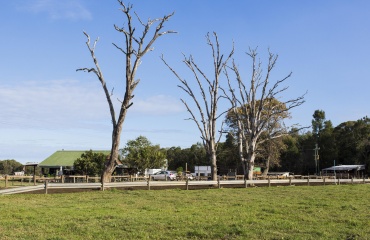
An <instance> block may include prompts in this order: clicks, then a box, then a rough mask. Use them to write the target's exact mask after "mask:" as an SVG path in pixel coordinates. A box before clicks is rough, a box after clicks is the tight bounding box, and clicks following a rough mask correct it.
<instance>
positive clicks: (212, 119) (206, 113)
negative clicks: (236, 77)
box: [162, 32, 234, 180]
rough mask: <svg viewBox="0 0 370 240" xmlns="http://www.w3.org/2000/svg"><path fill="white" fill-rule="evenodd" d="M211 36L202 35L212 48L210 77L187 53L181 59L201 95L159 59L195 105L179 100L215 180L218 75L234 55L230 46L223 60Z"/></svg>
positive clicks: (218, 139)
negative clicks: (193, 125) (193, 126)
mask: <svg viewBox="0 0 370 240" xmlns="http://www.w3.org/2000/svg"><path fill="white" fill-rule="evenodd" d="M213 37H214V41H212V40H211V37H210V34H209V33H208V34H207V36H206V39H207V44H208V45H209V46H210V47H211V49H212V57H213V72H214V76H212V77H209V76H207V75H206V74H205V72H204V71H203V70H201V68H200V67H199V66H198V64H197V63H196V62H195V61H194V59H193V57H192V56H191V55H190V57H188V58H187V57H185V56H184V60H183V62H184V63H185V65H186V66H187V67H188V68H189V69H190V71H191V72H192V75H193V77H194V78H195V80H196V82H197V85H198V87H199V90H200V93H201V98H199V97H198V96H197V95H196V94H194V91H193V89H192V88H191V86H190V85H189V83H188V82H187V80H185V79H184V78H182V77H181V76H179V75H178V74H177V72H176V71H175V70H174V69H173V68H171V67H170V66H169V65H168V64H167V62H166V61H165V60H164V58H163V56H162V60H163V62H164V63H165V64H166V66H167V67H168V68H169V69H170V70H171V71H172V73H173V74H174V75H175V76H176V77H177V78H178V79H179V80H180V82H181V85H178V87H180V88H181V89H182V90H184V92H186V93H187V94H188V95H189V96H190V98H191V99H192V101H193V102H194V103H195V105H196V108H195V109H192V108H191V107H190V106H189V104H188V103H187V102H186V101H185V100H184V99H181V101H182V102H183V104H184V105H185V107H186V109H187V111H188V112H189V113H190V116H191V117H190V118H189V119H188V120H192V121H194V122H195V124H196V125H197V127H198V130H199V131H200V133H201V139H202V141H203V145H204V147H205V149H206V152H207V155H208V157H209V160H210V163H211V166H212V167H211V172H212V179H213V180H216V179H217V156H216V151H217V147H218V143H219V141H220V138H221V136H222V134H221V131H220V134H219V136H218V137H217V136H216V134H217V126H216V123H217V120H218V119H219V118H220V117H221V115H223V114H224V113H225V112H223V113H221V114H219V113H218V112H217V110H218V103H219V100H220V96H219V84H220V75H221V74H222V70H223V69H224V67H225V66H226V64H227V63H228V61H229V60H230V59H231V57H232V55H233V54H234V48H233V49H232V50H231V51H230V53H229V54H228V55H227V57H226V59H224V55H223V54H221V53H220V45H219V41H218V37H217V34H216V33H215V32H214V33H213ZM212 78H213V79H212ZM207 90H208V92H207ZM197 112H198V113H199V115H198V114H197Z"/></svg>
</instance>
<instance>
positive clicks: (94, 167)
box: [73, 150, 109, 176]
mask: <svg viewBox="0 0 370 240" xmlns="http://www.w3.org/2000/svg"><path fill="white" fill-rule="evenodd" d="M108 158H109V156H107V155H105V154H103V153H98V152H93V151H92V150H90V151H86V152H84V153H83V154H81V157H80V158H77V160H76V161H75V162H74V164H73V169H74V170H75V171H76V173H78V174H82V175H89V176H95V175H101V174H102V173H103V171H104V164H105V162H106V161H107V159H108Z"/></svg>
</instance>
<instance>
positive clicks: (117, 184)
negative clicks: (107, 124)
mask: <svg viewBox="0 0 370 240" xmlns="http://www.w3.org/2000/svg"><path fill="white" fill-rule="evenodd" d="M359 183H363V184H365V183H370V179H365V178H364V179H327V178H323V179H310V178H307V179H291V178H290V179H283V180H281V179H267V180H217V181H189V180H187V181H151V180H150V179H147V180H146V181H131V182H130V181H124V182H110V183H100V182H97V183H89V182H84V183H61V182H59V183H57V182H49V181H48V180H46V181H45V183H44V184H39V185H36V186H28V187H16V188H9V189H4V190H0V195H7V194H16V193H26V192H33V191H39V190H44V192H45V193H48V191H49V190H51V189H101V190H105V189H107V188H133V187H142V188H146V189H148V190H150V189H151V187H185V189H187V190H188V189H189V187H195V186H196V187H212V188H215V187H218V188H221V187H222V186H227V185H233V186H242V187H248V186H268V187H270V186H272V185H274V186H279V185H280V186H281V185H284V186H289V185H315V184H316V185H329V184H331V185H334V184H335V185H340V184H359Z"/></svg>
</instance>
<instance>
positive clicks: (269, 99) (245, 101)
mask: <svg viewBox="0 0 370 240" xmlns="http://www.w3.org/2000/svg"><path fill="white" fill-rule="evenodd" d="M247 55H248V56H249V57H250V58H251V60H252V75H251V79H250V81H249V84H250V85H249V86H248V87H247V86H246V85H245V83H244V81H243V79H242V77H241V75H240V72H239V68H238V66H237V64H236V63H235V61H234V60H233V62H232V66H231V67H229V68H225V72H226V76H227V78H228V80H229V92H230V94H226V91H224V93H225V96H226V97H227V98H228V99H229V100H230V102H231V105H232V108H231V109H232V111H233V113H234V114H235V115H236V120H237V124H236V126H237V128H238V136H239V155H240V158H241V160H244V155H245V156H246V159H245V162H246V164H245V166H248V171H247V172H248V176H247V177H248V179H252V178H253V169H254V162H255V158H256V154H257V150H258V146H259V144H261V143H263V142H264V141H266V140H267V139H268V140H272V139H275V138H279V137H281V136H284V135H286V134H288V131H286V129H285V128H281V127H279V128H273V129H269V136H268V137H267V138H261V134H262V133H264V132H266V129H268V128H269V127H271V122H274V121H272V120H274V119H281V118H286V117H287V116H289V114H287V113H288V112H289V111H290V110H291V109H292V108H295V107H298V106H300V105H301V104H303V103H304V102H305V101H304V96H305V94H303V95H301V96H299V97H297V98H292V99H289V100H287V101H284V102H280V104H277V103H276V101H277V99H278V96H279V95H280V94H281V93H283V92H284V91H286V90H287V89H288V87H281V84H282V83H284V82H285V81H286V80H287V79H288V78H290V77H291V74H292V73H290V74H288V75H287V76H286V77H284V78H283V79H281V80H278V81H276V82H275V83H274V84H271V83H270V74H271V72H272V70H273V69H274V67H275V64H276V61H277V59H278V55H275V54H272V53H271V52H270V51H269V60H268V64H267V71H266V74H265V75H264V76H263V74H262V63H261V62H260V61H259V60H258V59H257V51H256V49H250V51H249V53H247ZM228 69H231V71H232V72H233V73H234V74H235V79H236V85H237V87H236V88H237V90H235V89H234V88H233V87H232V84H231V83H230V78H229V76H228V74H227V71H228ZM282 105H283V106H284V107H281V106H282ZM269 124H270V125H269ZM243 144H244V145H243Z"/></svg>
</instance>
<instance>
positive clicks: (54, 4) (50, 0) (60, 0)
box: [25, 0, 92, 20]
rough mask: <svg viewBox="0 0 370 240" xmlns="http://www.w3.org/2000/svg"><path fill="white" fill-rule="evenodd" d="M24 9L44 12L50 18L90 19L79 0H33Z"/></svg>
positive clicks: (87, 11) (90, 16)
mask: <svg viewBox="0 0 370 240" xmlns="http://www.w3.org/2000/svg"><path fill="white" fill-rule="evenodd" d="M25 9H26V10H27V11H30V12H33V13H46V14H47V15H48V16H49V17H50V18H51V19H69V20H80V19H81V20H91V19H92V14H91V12H90V11H89V10H88V9H87V8H85V7H84V6H83V5H82V3H81V2H80V1H79V0H34V1H30V2H29V3H28V5H26V6H25Z"/></svg>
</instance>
